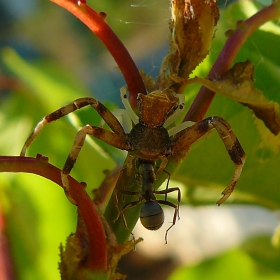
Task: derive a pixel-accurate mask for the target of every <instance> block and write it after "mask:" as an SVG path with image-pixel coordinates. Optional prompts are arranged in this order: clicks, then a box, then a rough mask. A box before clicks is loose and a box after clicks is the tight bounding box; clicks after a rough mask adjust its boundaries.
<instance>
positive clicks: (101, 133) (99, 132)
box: [20, 97, 130, 204]
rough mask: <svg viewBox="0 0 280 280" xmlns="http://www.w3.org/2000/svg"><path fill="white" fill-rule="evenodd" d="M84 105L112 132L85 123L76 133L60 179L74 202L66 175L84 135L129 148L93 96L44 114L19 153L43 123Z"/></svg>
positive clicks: (124, 136)
mask: <svg viewBox="0 0 280 280" xmlns="http://www.w3.org/2000/svg"><path fill="white" fill-rule="evenodd" d="M85 106H91V107H92V108H93V109H94V110H96V112H97V113H98V114H99V115H100V116H101V117H102V118H103V120H104V121H105V122H106V123H107V124H108V126H109V127H110V128H111V129H112V132H111V131H109V130H105V129H103V128H101V127H96V126H91V125H89V124H87V125H86V126H84V127H83V128H81V129H80V130H79V132H78V133H77V135H76V137H75V140H74V144H73V146H72V149H71V151H70V153H69V155H68V158H67V160H66V162H65V164H64V166H63V168H62V171H61V180H62V184H63V187H64V191H65V193H66V195H67V197H68V199H69V200H70V201H71V202H72V203H73V204H76V203H75V201H73V199H72V198H71V197H70V195H69V183H68V178H67V176H68V175H69V173H70V171H71V169H72V168H73V166H74V164H75V162H76V159H77V157H78V155H79V153H80V150H81V148H82V147H83V145H84V141H85V138H86V136H87V135H88V134H89V135H92V136H94V137H96V138H98V139H100V140H102V141H104V142H106V143H108V144H109V145H111V146H113V147H116V148H118V149H121V150H130V145H129V142H128V140H127V134H126V133H125V132H124V129H123V127H122V125H121V124H120V122H119V121H118V120H117V118H116V117H115V116H114V115H113V114H112V113H111V112H110V111H109V110H108V109H107V108H106V107H105V106H104V105H103V104H102V103H100V102H99V101H97V100H96V99H94V98H90V97H85V98H79V99H77V100H75V101H74V102H72V103H71V104H68V105H66V106H64V107H62V108H60V109H58V110H56V111H54V112H52V113H50V114H49V115H47V116H45V117H44V118H43V119H42V120H41V121H40V122H39V123H38V124H37V126H36V127H35V129H34V130H33V132H32V133H31V135H30V136H29V137H28V139H27V140H26V142H25V144H24V146H23V148H22V151H21V153H20V155H21V156H25V154H26V150H27V148H28V147H29V146H30V145H31V143H32V142H33V140H34V139H35V138H36V137H37V136H38V135H39V133H40V132H41V131H42V129H43V128H44V127H45V125H47V124H49V123H51V122H53V121H56V120H58V119H60V118H62V117H64V116H66V115H68V114H70V113H72V112H74V111H76V110H78V109H81V108H83V107H85Z"/></svg>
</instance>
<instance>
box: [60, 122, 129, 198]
mask: <svg viewBox="0 0 280 280" xmlns="http://www.w3.org/2000/svg"><path fill="white" fill-rule="evenodd" d="M88 134H89V135H92V136H94V137H96V138H98V139H100V140H102V141H104V142H106V143H107V144H109V145H111V146H113V147H116V148H118V149H121V150H129V149H130V146H129V144H128V143H127V141H126V138H125V135H118V134H116V133H114V132H111V131H109V130H106V129H104V128H101V127H96V126H91V125H86V126H84V127H83V128H81V129H80V131H79V132H78V133H77V135H76V137H75V140H74V144H73V146H72V149H71V151H70V153H69V155H68V157H67V160H66V162H65V164H64V167H63V168H62V171H61V180H62V184H63V186H64V190H65V193H66V195H67V196H68V198H69V200H70V201H71V202H72V203H73V200H71V198H70V197H69V195H68V194H69V182H68V178H67V177H68V175H69V173H70V172H71V170H72V168H73V166H74V164H75V162H76V160H77V158H78V156H79V153H80V151H81V149H82V147H83V145H84V142H85V138H86V136H87V135H88Z"/></svg>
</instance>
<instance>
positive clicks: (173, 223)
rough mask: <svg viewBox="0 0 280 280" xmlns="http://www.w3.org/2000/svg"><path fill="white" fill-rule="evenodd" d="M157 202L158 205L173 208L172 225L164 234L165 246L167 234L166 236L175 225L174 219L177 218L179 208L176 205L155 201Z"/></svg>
mask: <svg viewBox="0 0 280 280" xmlns="http://www.w3.org/2000/svg"><path fill="white" fill-rule="evenodd" d="M157 202H158V203H160V204H163V205H167V206H170V207H173V208H174V215H173V220H172V224H171V226H170V227H169V228H168V229H167V230H166V232H165V244H167V234H168V231H169V230H170V229H171V228H172V227H173V226H174V225H175V224H176V219H177V216H178V215H179V214H178V212H179V206H177V205H175V204H173V203H171V202H169V201H165V200H157Z"/></svg>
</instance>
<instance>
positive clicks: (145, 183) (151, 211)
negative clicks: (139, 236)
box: [115, 158, 181, 244]
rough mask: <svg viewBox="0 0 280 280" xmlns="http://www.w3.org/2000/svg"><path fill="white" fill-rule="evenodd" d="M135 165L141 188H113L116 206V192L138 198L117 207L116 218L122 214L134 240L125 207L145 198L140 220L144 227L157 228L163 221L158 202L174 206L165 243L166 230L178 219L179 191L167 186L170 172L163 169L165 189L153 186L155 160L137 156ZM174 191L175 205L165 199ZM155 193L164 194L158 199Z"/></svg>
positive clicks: (162, 213) (129, 206)
mask: <svg viewBox="0 0 280 280" xmlns="http://www.w3.org/2000/svg"><path fill="white" fill-rule="evenodd" d="M136 166H137V170H138V174H137V175H136V179H137V181H138V182H139V184H140V185H141V189H140V191H128V190H117V189H116V190H115V199H116V206H117V208H118V197H117V194H116V193H117V192H120V193H122V194H123V195H131V196H134V195H140V196H139V199H138V200H136V201H132V202H129V203H127V204H126V205H125V206H124V207H123V208H122V209H121V211H120V210H119V209H118V210H119V214H118V216H117V218H116V220H117V219H118V218H119V216H120V215H121V216H122V218H123V221H124V225H125V227H126V229H127V230H128V231H129V232H130V233H131V235H132V237H133V239H134V240H135V238H134V234H133V233H132V232H131V231H130V230H129V228H128V226H127V222H126V219H125V216H124V212H125V211H126V210H127V209H129V208H131V207H133V206H135V205H137V204H139V203H141V202H142V201H143V200H145V202H144V203H143V204H142V205H141V208H140V221H141V223H142V225H143V226H144V227H145V228H146V229H148V230H158V229H159V228H161V226H162V225H163V222H164V212H163V210H162V207H161V206H160V204H162V205H167V206H171V207H173V208H174V215H173V220H172V224H171V226H170V227H169V228H168V229H167V230H166V233H165V244H167V234H168V231H169V230H170V229H171V228H172V227H173V226H174V225H175V223H176V219H177V217H178V220H179V219H180V217H179V204H180V202H181V191H180V189H179V188H168V185H169V181H170V174H169V173H168V172H167V171H165V170H163V171H164V172H166V173H168V180H167V184H166V189H165V190H161V191H157V190H155V189H154V188H153V184H154V182H155V181H156V173H155V161H145V160H141V159H140V158H138V159H137V160H136ZM174 191H177V192H178V197H177V201H178V204H177V205H175V204H174V203H172V202H169V201H168V200H167V194H168V193H171V192H174ZM155 194H164V195H165V198H164V200H158V199H157V198H156V197H155Z"/></svg>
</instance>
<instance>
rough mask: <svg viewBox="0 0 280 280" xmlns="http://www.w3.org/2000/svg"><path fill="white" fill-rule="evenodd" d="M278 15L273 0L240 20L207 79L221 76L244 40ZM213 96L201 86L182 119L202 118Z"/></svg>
mask: <svg viewBox="0 0 280 280" xmlns="http://www.w3.org/2000/svg"><path fill="white" fill-rule="evenodd" d="M279 17H280V2H279V0H278V1H275V3H273V4H272V5H270V6H268V7H266V8H264V9H262V10H261V11H259V12H258V13H256V14H255V15H253V16H252V17H250V18H249V19H247V20H246V21H244V22H242V23H241V24H240V25H239V26H238V27H237V29H236V30H235V31H234V33H233V35H232V36H231V37H230V38H229V39H228V40H227V42H226V44H225V46H224V48H223V49H222V51H221V53H220V55H219V56H218V58H217V60H216V62H215V64H214V66H213V67H212V69H211V71H210V73H209V74H208V78H209V79H214V78H215V77H217V76H221V75H222V74H223V73H225V72H226V71H227V70H228V69H229V68H230V65H231V63H232V62H233V60H234V59H235V57H236V55H237V53H238V52H239V50H240V49H241V47H242V45H243V44H244V42H245V41H246V40H247V38H248V37H249V36H251V35H252V34H253V33H254V31H255V30H257V29H258V28H259V27H260V26H261V25H262V24H264V23H266V22H267V21H270V20H273V19H277V18H279ZM214 97H215V92H213V91H211V90H209V89H208V88H206V87H204V86H203V87H201V89H200V91H199V93H198V95H197V96H196V98H195V100H194V102H193V103H192V105H191V107H190V109H189V111H188V113H187V115H186V117H185V119H184V121H186V120H191V121H195V122H198V121H200V120H202V119H203V118H204V116H205V114H206V112H207V110H208V108H209V106H210V104H211V102H212V100H213V98H214Z"/></svg>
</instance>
